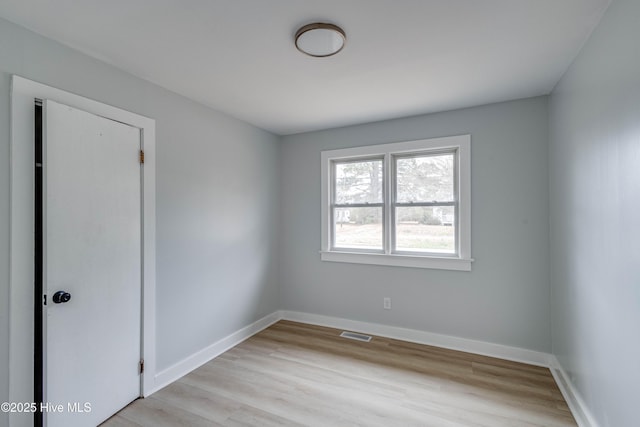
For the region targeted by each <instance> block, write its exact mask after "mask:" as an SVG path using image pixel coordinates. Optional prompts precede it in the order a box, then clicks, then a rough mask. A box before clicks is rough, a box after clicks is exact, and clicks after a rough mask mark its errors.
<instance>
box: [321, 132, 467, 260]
mask: <svg viewBox="0 0 640 427" xmlns="http://www.w3.org/2000/svg"><path fill="white" fill-rule="evenodd" d="M446 151H449V152H450V151H455V152H456V156H455V157H454V159H455V160H456V161H455V165H454V186H455V191H457V196H458V197H457V203H458V209H457V213H456V215H457V221H458V222H457V227H456V239H457V247H458V253H457V254H455V255H439V254H437V253H425V254H422V253H415V252H404V251H402V252H391V251H392V250H393V248H392V243H393V242H392V239H393V236H392V227H390V226H389V225H390V221H391V220H393V218H394V215H392V212H391V210H392V209H393V206H394V205H395V203H394V202H395V199H394V198H393V194H394V192H395V189H394V188H393V181H394V180H392V179H389V177H391V175H390V174H391V173H394V172H393V170H394V166H395V159H394V158H399V157H403V156H404V155H417V154H420V152H424V153H428V154H437V152H446ZM374 157H384V159H385V161H384V162H383V177H384V179H383V201H384V207H383V221H385V226H384V227H383V229H384V236H383V251H384V253H379V252H363V251H358V250H350V249H346V250H345V249H342V248H333V247H332V246H331V245H332V233H333V226H332V221H331V219H332V215H331V212H332V202H333V200H332V197H333V196H332V194H333V193H332V192H333V191H334V190H333V172H332V168H333V165H334V164H335V163H334V162H335V161H345V160H347V161H348V160H351V159H353V160H359V159H366V158H374ZM321 177H322V180H321V192H322V195H321V197H322V204H321V218H322V224H321V233H322V234H321V245H322V246H321V250H320V254H321V259H322V261H332V262H347V263H357V264H374V265H388V266H398V267H417V268H434V269H445V270H462V271H470V270H471V263H472V262H473V258H472V257H471V135H457V136H448V137H441V138H430V139H421V140H415V141H405V142H395V143H389V144H379V145H369V146H363V147H353V148H344V149H338V150H326V151H322V152H321Z"/></svg>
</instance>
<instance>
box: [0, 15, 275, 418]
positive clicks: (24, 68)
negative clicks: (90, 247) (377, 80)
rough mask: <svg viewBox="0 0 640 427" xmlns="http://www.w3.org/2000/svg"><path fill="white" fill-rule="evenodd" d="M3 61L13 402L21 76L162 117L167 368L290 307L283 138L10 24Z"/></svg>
mask: <svg viewBox="0 0 640 427" xmlns="http://www.w3.org/2000/svg"><path fill="white" fill-rule="evenodd" d="M0 58H1V59H0V402H2V401H6V400H8V381H7V374H8V343H9V340H8V312H9V307H8V295H9V294H8V259H9V246H8V245H9V239H8V234H9V106H10V99H9V94H10V75H11V74H13V73H15V74H18V75H21V76H23V77H26V78H29V79H32V80H36V81H39V82H41V83H45V84H48V85H50V86H54V87H57V88H60V89H63V90H67V91H69V92H73V93H77V94H79V95H82V96H86V97H89V98H93V99H96V100H98V101H101V102H104V103H107V104H111V105H114V106H117V107H120V108H124V109H127V110H130V111H133V112H135V113H139V114H142V115H146V116H148V117H151V118H154V119H156V126H157V128H156V135H157V164H156V166H157V317H158V324H157V326H158V331H157V332H158V336H157V340H158V341H157V343H158V349H157V362H158V369H159V370H162V369H163V368H167V367H169V366H170V365H172V364H174V363H176V362H178V361H180V360H181V359H183V358H185V357H187V356H190V355H192V354H193V353H194V352H196V351H198V350H200V349H202V348H204V347H206V346H208V345H210V344H212V343H213V342H215V341H217V340H218V339H220V338H222V337H225V336H226V335H228V334H230V333H232V332H235V331H237V330H239V329H240V328H242V327H244V326H246V325H248V324H249V323H251V322H253V321H255V320H257V319H259V318H261V317H262V316H264V315H266V314H268V313H271V312H273V311H275V310H277V309H278V308H279V305H278V283H277V264H276V262H275V253H276V250H277V234H276V228H277V226H278V219H277V210H278V204H277V203H276V202H274V198H275V200H277V195H278V193H279V190H278V165H279V148H278V138H277V137H276V136H274V135H272V134H269V133H267V132H265V131H262V130H260V129H257V128H255V127H253V126H250V125H248V124H246V123H244V122H241V121H239V120H236V119H233V118H231V117H228V116H226V115H224V114H221V113H219V112H216V111H213V110H211V109H208V108H205V107H203V106H201V105H199V104H196V103H194V102H192V101H190V100H187V99H186V98H183V97H181V96H178V95H176V94H174V93H172V92H169V91H167V90H164V89H162V88H160V87H158V86H155V85H153V84H150V83H148V82H145V81H143V80H141V79H138V78H135V77H133V76H131V75H129V74H126V73H124V72H122V71H119V70H117V69H115V68H113V67H111V66H109V65H106V64H105V63H103V62H100V61H97V60H94V59H92V58H89V57H88V56H86V55H83V54H81V53H78V52H77V51H74V50H72V49H69V48H67V47H65V46H62V45H60V44H58V43H56V42H53V41H51V40H49V39H46V38H44V37H41V36H39V35H36V34H34V33H32V32H30V31H27V30H25V29H23V28H21V27H18V26H16V25H14V24H11V23H9V22H7V21H5V20H2V19H0ZM176 66H177V67H179V66H181V65H180V64H176ZM5 424H6V417H5V415H4V414H0V425H5Z"/></svg>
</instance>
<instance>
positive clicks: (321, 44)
mask: <svg viewBox="0 0 640 427" xmlns="http://www.w3.org/2000/svg"><path fill="white" fill-rule="evenodd" d="M346 40H347V36H346V35H345V33H344V31H343V30H342V28H340V27H338V26H337V25H333V24H325V23H320V22H315V23H313V24H308V25H305V26H304V27H302V28H300V29H299V30H298V31H297V32H296V37H295V42H296V47H297V48H298V50H299V51H300V52H302V53H304V54H306V55H309V56H313V57H316V58H324V57H327V56H331V55H335V54H336V53H338V52H340V51H341V50H342V48H343V47H344V43H345V41H346Z"/></svg>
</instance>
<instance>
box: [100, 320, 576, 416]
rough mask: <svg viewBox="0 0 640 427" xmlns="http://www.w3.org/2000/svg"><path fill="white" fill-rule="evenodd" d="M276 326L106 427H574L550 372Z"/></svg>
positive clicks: (289, 325)
mask: <svg viewBox="0 0 640 427" xmlns="http://www.w3.org/2000/svg"><path fill="white" fill-rule="evenodd" d="M340 332H341V331H339V330H336V329H329V328H323V327H319V326H310V325H303V324H300V323H294V322H288V321H281V322H278V323H277V324H275V325H273V326H271V327H269V328H268V329H266V330H264V331H262V332H260V333H259V334H257V335H255V336H253V337H252V338H250V339H248V340H247V341H245V342H243V343H242V344H240V345H238V346H236V347H234V348H233V349H231V350H229V351H227V352H226V353H224V354H222V355H221V356H219V357H218V358H216V359H214V360H212V361H211V362H209V363H207V364H205V365H203V366H202V367H200V368H198V369H196V370H195V371H193V372H191V373H190V374H188V375H186V376H184V377H183V378H181V379H179V380H178V381H176V382H174V383H173V384H171V385H169V386H167V387H165V388H164V389H162V390H160V391H158V392H157V393H155V394H153V395H152V396H150V397H148V398H146V399H140V400H137V401H135V402H133V403H132V404H130V405H129V406H127V407H126V408H124V409H123V410H122V411H121V412H119V413H118V414H116V415H115V416H114V417H112V418H111V419H109V420H107V422H106V423H105V424H104V426H108V427H117V426H127V427H128V426H154V427H160V426H282V425H286V426H322V427H326V426H384V427H395V426H398V427H404V426H487V427H497V426H544V427H553V426H576V423H575V421H574V419H573V417H572V416H571V413H570V412H569V409H568V407H567V404H566V403H565V401H564V399H563V398H562V395H561V394H560V391H559V390H558V387H557V386H556V384H555V382H554V380H553V378H552V376H551V373H550V372H549V370H548V369H545V368H540V367H536V366H530V365H525V364H521V363H515V362H508V361H504V360H500V359H494V358H490V357H484V356H477V355H473V354H469V353H462V352H457V351H451V350H444V349H441V348H436V347H429V346H424V345H418V344H412V343H407V342H403V341H396V340H391V339H386V338H378V337H374V338H373V340H372V341H371V342H369V343H363V342H358V341H353V340H348V339H345V338H340V337H339V336H338V335H339V333H340Z"/></svg>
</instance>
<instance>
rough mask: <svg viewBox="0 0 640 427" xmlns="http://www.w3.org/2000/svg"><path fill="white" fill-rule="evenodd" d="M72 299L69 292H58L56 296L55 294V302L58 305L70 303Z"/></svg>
mask: <svg viewBox="0 0 640 427" xmlns="http://www.w3.org/2000/svg"><path fill="white" fill-rule="evenodd" d="M70 299H71V294H70V293H69V292H65V291H58V292H56V293H55V294H53V302H54V303H56V304H61V303H65V302H69V300H70Z"/></svg>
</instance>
